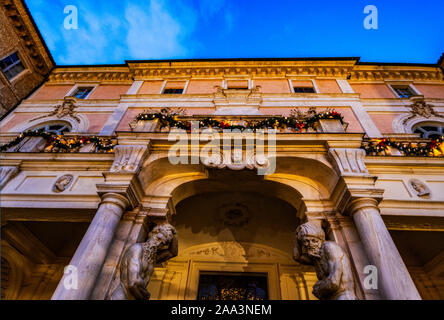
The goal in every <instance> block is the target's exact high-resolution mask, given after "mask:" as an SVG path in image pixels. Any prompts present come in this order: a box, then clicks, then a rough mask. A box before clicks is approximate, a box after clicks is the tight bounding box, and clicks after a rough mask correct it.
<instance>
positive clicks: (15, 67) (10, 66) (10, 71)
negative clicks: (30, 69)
mask: <svg viewBox="0 0 444 320" xmlns="http://www.w3.org/2000/svg"><path fill="white" fill-rule="evenodd" d="M0 67H1V69H2V71H3V73H4V74H5V76H6V78H7V79H8V80H11V79H12V78H14V77H15V76H17V75H18V74H19V73H21V72H22V71H23V70H25V67H24V66H23V63H22V62H21V61H20V58H19V56H18V54H17V52H15V53H13V54H11V55H10V56H8V57H6V58H4V59H3V60H1V61H0Z"/></svg>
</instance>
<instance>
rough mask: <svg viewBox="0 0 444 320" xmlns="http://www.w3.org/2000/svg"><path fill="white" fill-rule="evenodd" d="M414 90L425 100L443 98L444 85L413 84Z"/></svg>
mask: <svg viewBox="0 0 444 320" xmlns="http://www.w3.org/2000/svg"><path fill="white" fill-rule="evenodd" d="M415 88H416V89H418V90H419V91H420V92H421V93H422V94H423V95H424V97H426V98H441V99H443V98H444V85H438V84H437V85H433V84H415Z"/></svg>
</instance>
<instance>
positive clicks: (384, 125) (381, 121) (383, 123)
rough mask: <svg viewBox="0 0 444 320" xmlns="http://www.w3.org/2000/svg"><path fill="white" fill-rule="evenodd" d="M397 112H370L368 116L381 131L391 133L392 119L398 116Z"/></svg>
mask: <svg viewBox="0 0 444 320" xmlns="http://www.w3.org/2000/svg"><path fill="white" fill-rule="evenodd" d="M398 115H399V114H396V113H393V114H371V113H370V118H371V119H372V120H373V122H374V123H375V125H376V127H377V128H378V129H379V131H380V132H381V133H393V132H394V131H393V120H395V118H396V117H398Z"/></svg>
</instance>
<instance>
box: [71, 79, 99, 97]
mask: <svg viewBox="0 0 444 320" xmlns="http://www.w3.org/2000/svg"><path fill="white" fill-rule="evenodd" d="M98 86H99V85H98V84H89V83H76V84H75V85H74V86H73V87H72V88H71V90H69V91H68V93H67V94H66V95H65V97H73V98H76V97H75V96H74V93H75V92H76V91H77V90H78V89H79V88H92V89H91V91H90V92H89V93H88V95H87V96H86V97H85V98H76V99H79V100H86V99H89V97H90V96H91V95H92V93H93V92H94V91H95V90H96V89H97V87H98Z"/></svg>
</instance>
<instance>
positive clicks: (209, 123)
mask: <svg viewBox="0 0 444 320" xmlns="http://www.w3.org/2000/svg"><path fill="white" fill-rule="evenodd" d="M180 116H181V113H177V112H174V111H170V110H168V109H162V110H161V111H160V112H151V113H141V114H139V115H138V116H137V117H136V121H158V122H159V123H160V128H163V127H170V128H179V129H183V130H188V131H190V130H191V120H179V117H180ZM323 119H336V120H339V121H340V122H341V124H344V117H343V116H342V115H341V114H340V113H339V112H336V111H334V110H332V109H327V110H325V111H323V112H320V113H316V110H315V108H313V107H312V108H310V109H309V111H308V113H306V114H303V113H301V112H299V111H298V110H296V111H295V110H293V111H292V113H291V115H290V116H288V117H284V116H273V117H268V118H265V119H263V120H260V121H245V122H246V125H239V124H232V123H231V121H228V120H222V121H219V120H216V119H213V118H210V117H206V118H204V119H201V120H199V126H201V127H208V128H214V129H222V130H223V129H230V130H235V129H238V130H240V131H244V130H247V129H249V130H253V131H254V130H259V129H266V128H274V129H287V128H292V129H294V131H296V132H302V130H303V129H307V128H313V129H314V130H316V127H315V123H316V122H318V121H319V120H323Z"/></svg>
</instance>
